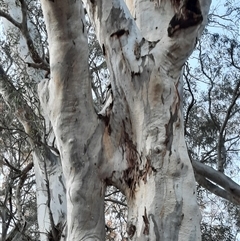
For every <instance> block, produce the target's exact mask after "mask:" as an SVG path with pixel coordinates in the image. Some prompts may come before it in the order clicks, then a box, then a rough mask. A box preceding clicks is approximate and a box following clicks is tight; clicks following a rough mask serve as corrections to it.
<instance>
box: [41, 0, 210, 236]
mask: <svg viewBox="0 0 240 241" xmlns="http://www.w3.org/2000/svg"><path fill="white" fill-rule="evenodd" d="M126 2H127V4H125V2H124V1H122V0H118V1H117V0H113V1H100V0H99V1H93V0H85V1H84V4H85V6H86V7H87V11H88V13H89V14H90V17H91V19H92V21H93V23H94V24H95V28H96V32H97V37H98V40H99V42H100V45H101V46H102V47H103V50H104V55H105V56H106V61H107V64H108V68H109V70H110V73H111V94H110V95H109V97H108V100H107V102H106V103H107V104H106V105H105V106H104V108H103V110H102V111H100V113H99V114H98V115H97V114H96V113H95V112H94V108H93V104H92V97H91V90H90V78H89V74H88V51H87V36H86V32H85V28H84V13H83V9H82V4H81V1H76V2H74V3H72V2H71V3H68V2H65V1H57V2H52V1H44V0H42V7H43V12H44V17H45V21H46V25H47V31H48V37H49V47H50V67H51V78H50V80H49V81H47V82H46V83H45V90H44V91H45V92H44V91H43V93H49V95H48V96H49V98H45V99H46V103H43V104H44V105H45V106H46V109H47V110H48V115H49V118H50V120H51V123H52V125H53V128H54V133H55V135H56V139H57V145H58V148H59V151H60V156H61V161H62V166H63V172H64V176H65V178H66V193H67V223H68V237H67V240H90V239H91V240H92V239H94V240H104V219H103V216H104V214H103V206H104V190H105V186H106V185H115V186H116V187H118V188H120V190H122V192H123V193H124V194H125V195H126V197H127V201H128V202H127V203H128V208H129V209H128V235H129V238H130V239H131V240H166V241H169V240H200V239H201V237H200V226H199V222H200V213H199V210H198V206H197V203H196V189H195V179H194V175H193V170H192V166H191V162H190V160H189V157H188V154H187V148H186V145H185V141H184V135H183V119H182V108H181V105H182V103H181V102H182V96H181V93H180V92H179V89H181V81H180V80H181V75H182V66H183V64H184V63H185V61H186V60H187V58H188V57H189V55H190V54H191V52H192V51H193V48H194V46H195V43H196V39H197V38H198V36H199V35H200V34H201V30H202V29H203V27H204V24H205V23H206V18H207V12H208V9H209V5H210V1H200V3H199V2H198V1H194V2H193V3H191V4H190V2H189V1H182V2H179V4H178V1H177V2H175V3H176V6H175V5H174V6H173V3H171V2H170V1H160V2H159V4H160V5H159V8H156V7H155V5H154V2H151V1H134V0H132V1H130V0H129V1H126ZM189 4H190V5H191V6H190V7H191V8H192V7H194V9H189ZM192 4H193V5H194V4H195V5H194V6H193V5H192ZM189 11H190V12H189ZM143 13H145V14H143ZM176 14H180V15H179V16H180V18H179V16H178V15H176ZM194 14H195V15H194ZM198 15H199V16H198ZM174 16H175V17H174ZM177 16H178V17H177ZM200 16H201V17H200ZM173 19H174V21H173ZM189 19H191V20H193V22H191V23H190V25H189V26H187V25H186V22H185V20H186V21H187V20H189ZM80 20H81V21H80ZM177 21H180V22H177ZM181 21H183V22H181ZM169 26H171V28H172V29H173V30H171V31H170V30H168V29H169ZM169 33H170V34H169Z"/></svg>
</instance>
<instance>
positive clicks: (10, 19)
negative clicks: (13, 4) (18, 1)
mask: <svg viewBox="0 0 240 241" xmlns="http://www.w3.org/2000/svg"><path fill="white" fill-rule="evenodd" d="M0 17H3V18H5V19H7V20H8V21H9V22H10V23H12V24H13V25H14V26H15V27H17V28H19V29H21V26H22V25H21V23H19V22H18V21H16V20H15V19H14V18H13V17H12V16H10V15H9V14H8V13H6V12H4V11H2V10H0Z"/></svg>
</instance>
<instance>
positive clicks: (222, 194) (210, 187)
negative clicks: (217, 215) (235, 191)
mask: <svg viewBox="0 0 240 241" xmlns="http://www.w3.org/2000/svg"><path fill="white" fill-rule="evenodd" d="M195 178H196V181H197V182H198V183H199V184H200V185H201V186H202V187H204V188H206V189H207V190H208V191H209V192H212V193H214V194H215V195H217V196H219V197H222V198H224V199H226V200H228V201H229V202H231V203H234V204H237V205H239V204H240V197H239V196H238V195H232V194H230V193H229V192H227V191H226V190H224V189H222V188H220V187H218V186H217V185H215V184H213V183H212V182H210V181H209V180H207V179H206V178H205V177H203V176H201V175H199V174H197V173H195Z"/></svg>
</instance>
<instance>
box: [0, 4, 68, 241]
mask: <svg viewBox="0 0 240 241" xmlns="http://www.w3.org/2000/svg"><path fill="white" fill-rule="evenodd" d="M23 2H24V1H23ZM8 7H9V15H8V16H10V17H11V18H12V19H13V20H12V22H11V21H9V19H8V18H6V19H4V20H3V24H4V25H3V26H4V32H5V34H6V39H8V38H10V37H9V36H8V32H11V33H12V34H13V33H14V34H15V35H16V36H18V35H19V42H18V44H16V45H15V49H11V51H13V52H15V54H18V55H19V56H20V57H21V59H22V60H24V61H25V62H30V63H32V62H34V60H33V59H32V56H31V54H29V53H30V51H29V48H28V45H27V41H29V39H26V35H28V34H29V36H28V37H30V38H31V39H34V40H36V39H39V38H38V37H39V36H38V35H37V34H38V33H37V32H36V30H35V28H34V26H33V25H31V23H29V21H28V19H27V16H26V14H27V12H22V11H21V8H20V7H19V5H18V6H17V5H16V2H15V1H12V0H11V1H8ZM23 8H24V7H23ZM1 14H2V12H1ZM14 21H16V22H15V23H16V24H12V23H13V22H14ZM25 24H26V25H27V26H28V28H27V29H25V28H24V27H23V26H24V25H25ZM19 27H20V28H21V30H20V28H19ZM23 29H24V30H23ZM21 31H22V32H24V33H22V34H21ZM32 47H33V48H32V49H34V46H32ZM36 51H39V52H40V53H39V56H40V55H42V52H41V51H42V49H37V50H36ZM18 64H19V63H18ZM15 68H19V66H18V65H16V66H15V65H14V64H13V65H12V66H11V70H10V71H9V72H10V73H12V72H14V71H16V69H15ZM22 68H23V69H24V68H25V66H22ZM27 72H28V74H29V76H30V78H32V79H34V80H35V81H36V82H40V80H41V79H42V78H43V76H44V72H45V71H42V70H35V69H32V68H28V69H27ZM0 75H1V78H0V94H1V95H2V96H3V98H4V99H5V102H6V103H7V104H8V105H9V107H10V108H12V109H13V110H14V111H15V113H16V116H17V118H18V119H19V121H20V122H21V123H22V125H23V127H24V129H25V131H26V133H27V134H28V135H29V137H30V138H29V143H30V144H31V147H32V149H33V152H32V153H33V162H34V170H35V174H36V196H37V207H38V225H39V232H40V237H41V241H45V240H49V238H48V236H49V233H52V232H53V231H52V230H53V226H56V227H57V228H58V229H59V230H57V233H60V234H62V235H64V232H63V233H62V230H61V229H62V228H64V225H66V194H65V191H66V190H65V179H64V177H63V173H62V166H61V163H60V159H59V157H57V156H55V155H54V154H52V153H51V151H50V149H49V147H48V146H47V143H44V141H43V140H42V136H40V134H39V133H38V129H36V128H37V127H36V125H35V124H34V123H33V121H32V120H33V119H34V118H32V119H31V117H33V116H34V115H35V114H34V112H35V110H31V107H30V106H29V105H28V103H26V101H25V100H24V98H22V97H21V96H19V93H17V90H16V89H15V88H14V86H13V85H12V84H10V81H9V80H8V79H7V76H6V75H5V73H4V71H1V73H0ZM12 96H13V97H12ZM14 96H15V98H16V99H18V100H19V104H17V103H16V101H14ZM26 116H28V117H26ZM29 116H30V117H29ZM35 119H37V117H35ZM39 140H41V141H43V142H39ZM36 142H37V144H36ZM46 172H47V176H46ZM46 178H48V181H46ZM49 192H50V197H49V195H48V193H49ZM20 208H21V207H20ZM20 208H19V211H18V213H19V215H20V214H21V210H20ZM50 216H52V217H53V223H51V220H50V219H51V217H50ZM21 218H22V219H23V220H24V216H22V217H21ZM25 225H26V224H24V223H23V224H22V226H25ZM51 235H52V234H51Z"/></svg>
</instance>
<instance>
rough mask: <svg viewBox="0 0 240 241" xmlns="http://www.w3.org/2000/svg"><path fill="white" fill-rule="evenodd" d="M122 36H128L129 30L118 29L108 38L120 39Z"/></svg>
mask: <svg viewBox="0 0 240 241" xmlns="http://www.w3.org/2000/svg"><path fill="white" fill-rule="evenodd" d="M124 34H126V35H128V34H129V30H125V29H119V30H118V31H116V32H114V33H112V34H111V35H110V37H111V38H112V37H114V36H116V37H117V38H120V37H121V36H122V35H124Z"/></svg>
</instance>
